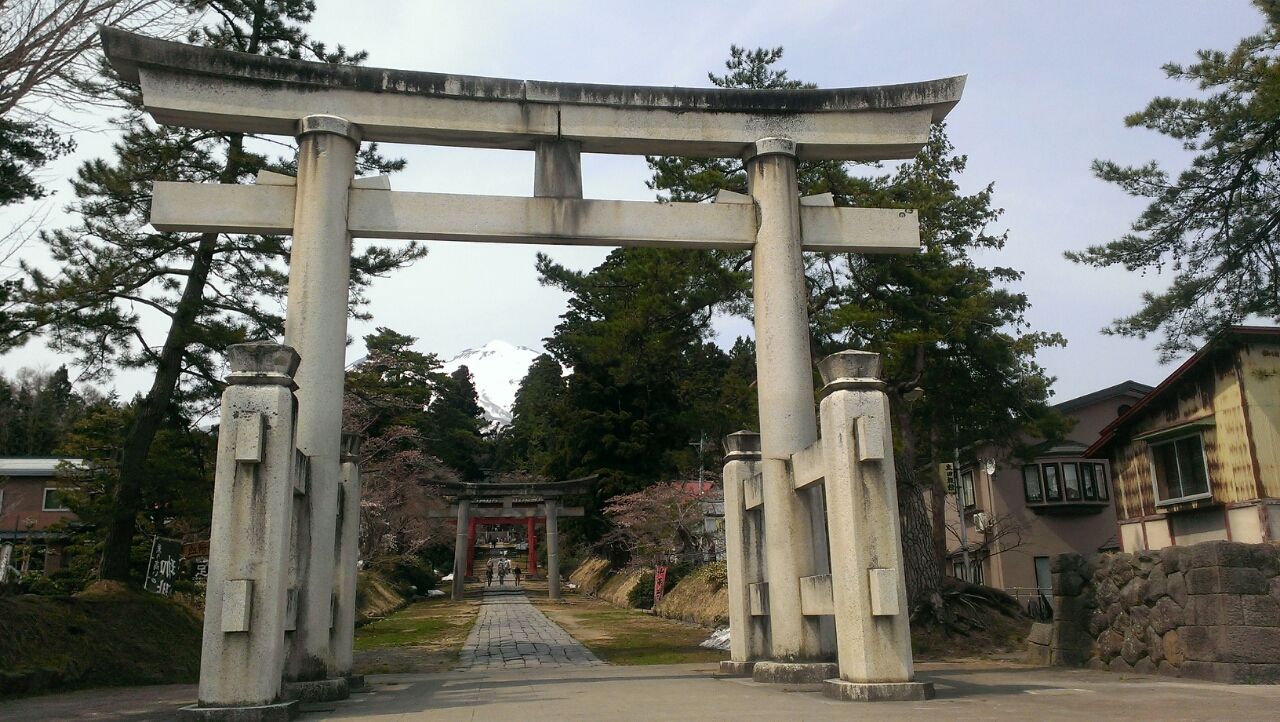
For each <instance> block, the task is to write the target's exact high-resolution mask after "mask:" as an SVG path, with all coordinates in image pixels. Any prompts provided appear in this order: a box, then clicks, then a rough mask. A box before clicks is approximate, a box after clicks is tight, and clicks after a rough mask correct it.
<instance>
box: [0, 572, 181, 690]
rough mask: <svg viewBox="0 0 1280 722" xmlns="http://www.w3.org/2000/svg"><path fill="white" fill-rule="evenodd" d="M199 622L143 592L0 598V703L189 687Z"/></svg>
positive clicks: (154, 596) (157, 597)
mask: <svg viewBox="0 0 1280 722" xmlns="http://www.w3.org/2000/svg"><path fill="white" fill-rule="evenodd" d="M200 635H201V623H200V620H199V619H198V618H197V617H196V616H195V615H194V614H192V613H191V612H190V611H189V610H188V609H186V608H185V607H183V606H182V605H180V604H178V603H176V602H173V601H170V600H168V599H165V598H163V597H159V596H156V595H154V594H144V593H141V592H131V591H124V590H114V589H112V590H107V591H99V592H86V593H83V594H81V595H78V596H74V597H48V596H35V595H20V596H12V597H0V697H3V696H6V695H9V696H13V695H22V694H33V693H38V692H46V691H51V690H58V689H73V688H78V687H98V686H125V685H139V684H164V683H174V682H194V681H195V680H196V677H197V675H198V674H199V670H200Z"/></svg>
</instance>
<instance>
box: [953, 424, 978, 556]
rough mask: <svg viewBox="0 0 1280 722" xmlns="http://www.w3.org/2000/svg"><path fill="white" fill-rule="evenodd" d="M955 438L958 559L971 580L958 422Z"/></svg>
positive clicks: (954, 459)
mask: <svg viewBox="0 0 1280 722" xmlns="http://www.w3.org/2000/svg"><path fill="white" fill-rule="evenodd" d="M955 432H956V438H955V442H954V445H953V446H952V447H951V450H952V452H953V455H952V463H953V464H954V468H955V471H954V472H953V473H955V475H956V510H957V511H959V512H960V560H961V564H964V577H965V580H966V581H973V580H972V579H969V577H971V576H973V569H972V567H970V566H969V530H968V522H967V521H966V520H965V518H964V483H963V482H962V481H961V480H960V424H959V423H956V425H955Z"/></svg>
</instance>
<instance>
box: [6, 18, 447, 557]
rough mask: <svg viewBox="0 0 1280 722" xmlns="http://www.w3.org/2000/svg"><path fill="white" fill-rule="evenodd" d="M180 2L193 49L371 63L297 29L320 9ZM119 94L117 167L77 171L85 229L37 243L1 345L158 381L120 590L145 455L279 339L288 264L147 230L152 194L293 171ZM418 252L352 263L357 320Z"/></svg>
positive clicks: (118, 539)
mask: <svg viewBox="0 0 1280 722" xmlns="http://www.w3.org/2000/svg"><path fill="white" fill-rule="evenodd" d="M187 5H188V6H189V7H190V8H191V9H193V10H196V11H204V10H208V11H211V12H210V13H208V15H207V17H209V18H212V22H211V23H209V24H207V25H202V26H201V27H200V28H198V29H197V30H195V31H193V32H192V33H191V35H190V37H189V40H190V41H192V42H195V43H199V44H201V45H205V46H208V47H214V48H219V49H226V50H236V51H240V52H246V53H254V54H260V55H272V56H285V57H292V58H307V59H313V60H320V61H324V62H328V63H334V64H355V63H359V62H361V61H363V60H364V58H365V54H364V53H348V52H347V51H346V50H345V49H343V48H342V46H338V47H336V48H334V49H329V48H328V47H326V46H325V45H324V44H323V43H320V42H317V41H315V40H313V39H311V38H310V37H308V36H307V34H306V32H305V31H304V30H303V27H304V26H305V25H306V23H308V22H309V21H310V20H311V17H312V13H313V12H314V10H315V6H314V3H313V2H312V1H311V0H191V2H189V3H187ZM120 87H121V95H122V97H124V98H126V99H127V100H129V101H130V102H131V103H132V104H133V109H134V110H133V112H132V113H130V114H129V115H128V116H126V117H124V118H123V119H121V120H120V125H121V130H122V132H123V136H122V138H121V140H120V141H119V142H118V143H116V145H115V148H114V152H115V158H114V159H113V160H111V161H107V160H95V161H91V162H88V163H86V164H84V165H83V166H82V167H81V168H80V170H79V172H78V173H77V176H76V179H75V181H74V182H73V188H74V191H75V195H76V201H75V203H74V204H73V207H72V209H73V210H75V211H76V212H78V213H79V214H80V216H81V222H80V224H79V225H78V226H77V227H76V228H73V229H69V230H66V231H58V232H55V233H51V234H46V235H45V236H44V240H45V242H46V244H47V245H48V246H49V250H50V252H51V254H52V256H53V258H54V261H55V262H57V263H58V264H59V265H60V266H62V270H61V273H60V274H59V275H57V276H48V275H46V274H44V273H42V272H40V271H39V270H38V269H35V268H29V267H28V268H25V270H26V272H27V276H28V282H29V287H28V288H27V289H26V290H25V291H24V292H23V295H22V296H21V298H20V300H21V302H22V307H21V308H20V311H19V313H18V314H16V315H17V317H18V318H19V319H20V321H21V324H22V328H21V330H19V331H18V332H17V333H16V334H11V335H10V336H9V337H8V338H7V343H9V344H13V343H17V342H20V341H23V340H25V339H26V338H28V337H29V336H30V335H32V334H36V333H46V334H47V335H48V338H49V342H50V345H51V346H52V347H53V348H54V349H55V350H57V351H62V352H72V353H75V354H76V355H77V357H78V360H79V363H80V364H81V365H83V366H84V367H85V368H86V369H87V370H88V371H89V372H90V373H91V374H106V373H109V372H110V370H111V369H112V368H115V367H124V368H146V369H149V370H151V371H153V372H154V377H153V380H152V383H151V387H150V389H149V390H148V391H147V393H146V394H145V395H144V397H143V398H142V399H140V400H139V401H138V402H137V404H136V407H135V409H136V410H135V412H134V413H132V414H131V415H130V417H129V418H128V423H129V424H130V426H129V429H128V432H127V433H126V434H125V435H124V437H123V439H122V440H121V446H120V449H119V465H118V477H119V481H118V483H116V484H115V485H114V491H113V499H112V509H111V513H110V518H109V521H108V522H107V535H106V540H105V542H104V545H103V556H102V563H101V569H100V573H101V576H102V578H104V579H119V580H123V579H126V578H127V577H128V554H129V546H130V543H131V540H132V538H133V535H134V532H135V530H136V527H137V516H138V513H139V511H140V510H141V508H142V507H141V505H142V489H143V483H144V477H145V474H146V468H147V463H148V455H149V454H150V452H151V448H152V444H153V442H154V440H155V439H156V434H157V433H158V432H159V430H160V429H161V427H162V425H163V423H164V419H165V418H166V415H167V414H169V413H171V408H172V407H173V405H174V404H179V405H182V404H186V403H191V402H194V401H200V400H207V399H211V398H213V397H214V396H215V395H216V394H217V392H218V391H219V390H220V387H221V383H220V380H219V374H218V369H219V365H220V363H221V358H222V353H223V351H224V349H225V348H226V347H227V346H228V345H230V344H234V343H240V342H243V341H248V340H254V339H264V338H271V337H274V336H277V335H278V334H279V333H280V332H281V328H282V322H281V316H280V304H281V300H282V298H283V294H284V290H285V286H286V281H287V272H286V270H285V268H284V266H283V264H284V262H285V261H287V258H288V244H287V243H286V241H285V240H284V239H282V238H279V237H271V236H224V235H219V234H216V233H205V234H198V235H192V234H183V233H154V232H149V228H148V226H147V215H148V209H149V206H150V200H151V198H150V193H151V184H152V182H153V181H157V180H176V181H195V182H217V183H240V182H246V181H248V180H250V179H252V178H253V177H254V175H255V174H256V172H257V171H258V170H260V169H263V168H266V167H273V168H276V169H280V170H287V169H288V168H289V167H290V166H291V165H292V164H293V163H294V160H293V159H292V158H285V159H282V160H279V161H276V162H274V163H272V162H270V161H269V159H268V158H267V157H266V156H264V155H263V154H261V153H258V152H255V151H253V150H252V149H251V148H250V146H249V145H248V144H246V137H245V136H243V135H241V134H222V133H214V132H209V131H196V130H190V129H182V128H170V127H154V126H152V125H150V124H149V123H148V122H146V121H145V120H144V118H143V117H142V113H141V110H140V108H139V106H138V97H137V88H136V87H130V86H128V85H127V84H121V86H120ZM358 164H359V167H360V169H361V170H362V171H374V170H376V171H392V170H397V169H399V168H400V167H402V166H403V161H390V160H387V159H385V158H382V157H381V156H380V155H378V153H377V149H376V147H374V146H372V145H368V146H366V147H365V148H363V149H362V151H361V152H360V155H359V161H358ZM424 252H425V251H424V250H423V249H422V248H421V247H420V246H418V245H415V244H407V245H397V247H396V248H395V249H391V248H382V247H374V248H370V249H368V250H366V251H365V252H363V253H359V254H356V255H355V256H353V258H352V263H351V270H352V274H351V291H352V305H353V309H358V308H359V306H360V305H361V304H362V303H363V301H364V299H363V297H362V294H361V290H362V289H363V288H364V287H365V286H366V284H367V283H368V281H369V279H370V277H371V276H374V275H381V274H384V273H387V272H389V271H391V270H394V269H396V268H399V267H401V266H403V265H404V264H406V263H409V262H411V261H413V260H415V259H417V258H419V257H421V256H422V255H423V253H424ZM144 310H145V311H146V312H147V313H149V314H159V315H160V316H161V317H163V318H165V319H167V321H168V324H167V328H166V331H165V333H164V337H163V339H160V340H157V339H150V338H148V337H147V336H146V334H145V333H144V330H145V328H146V327H145V326H144V324H143V311H144ZM353 312H354V311H353ZM357 315H359V314H357Z"/></svg>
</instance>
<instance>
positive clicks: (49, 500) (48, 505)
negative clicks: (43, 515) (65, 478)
mask: <svg viewBox="0 0 1280 722" xmlns="http://www.w3.org/2000/svg"><path fill="white" fill-rule="evenodd" d="M40 509H41V511H71V507H69V506H67V502H66V499H64V498H63V497H62V491H61V490H60V489H56V488H53V487H48V486H46V487H45V489H44V503H43V504H42V505H41V507H40Z"/></svg>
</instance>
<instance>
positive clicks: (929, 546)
mask: <svg viewBox="0 0 1280 722" xmlns="http://www.w3.org/2000/svg"><path fill="white" fill-rule="evenodd" d="M892 408H895V409H896V413H895V414H894V415H895V416H897V424H895V426H896V427H897V431H898V438H899V439H900V440H901V446H900V447H899V448H900V451H899V452H898V453H897V454H896V455H895V457H896V458H895V460H894V462H895V466H896V467H897V476H898V482H897V487H898V515H899V516H900V517H901V520H902V558H903V573H904V574H905V575H906V578H907V606H908V608H909V609H910V610H911V612H912V614H914V613H915V612H916V610H919V609H922V608H928V609H932V610H933V612H934V614H935V615H941V614H942V613H943V604H942V574H941V573H940V572H941V566H940V565H939V563H938V559H937V555H936V554H935V550H934V539H933V531H932V525H931V524H930V520H929V510H928V509H927V508H926V507H925V503H924V486H923V485H922V484H921V483H920V481H919V480H918V479H917V478H916V473H915V459H916V439H915V429H914V427H913V426H912V424H911V418H910V415H909V414H908V412H907V411H906V409H905V408H903V406H902V404H900V403H895V404H893V405H892Z"/></svg>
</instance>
